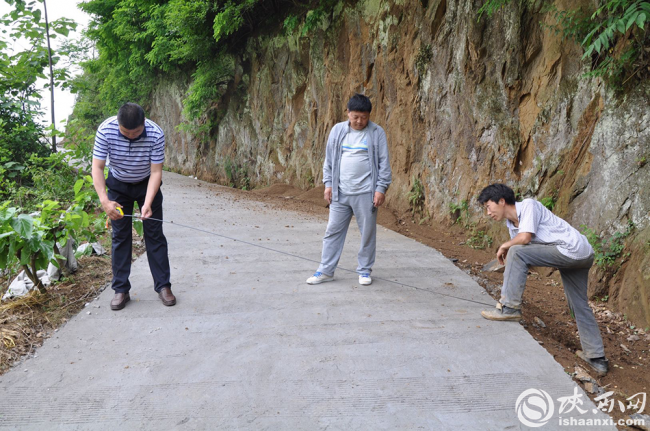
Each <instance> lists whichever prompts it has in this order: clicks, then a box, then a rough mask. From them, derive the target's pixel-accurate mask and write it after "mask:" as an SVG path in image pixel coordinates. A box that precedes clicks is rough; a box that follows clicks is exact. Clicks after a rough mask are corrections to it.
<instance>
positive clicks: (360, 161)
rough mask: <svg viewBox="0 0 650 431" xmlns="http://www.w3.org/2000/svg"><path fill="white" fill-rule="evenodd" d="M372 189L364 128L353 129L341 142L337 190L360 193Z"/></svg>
mask: <svg viewBox="0 0 650 431" xmlns="http://www.w3.org/2000/svg"><path fill="white" fill-rule="evenodd" d="M371 190H372V170H371V168H370V158H369V157H368V138H367V137H366V129H363V130H354V129H353V128H350V132H349V133H348V134H347V135H345V138H344V139H343V142H341V170H340V174H339V192H341V193H343V194H344V195H360V194H363V193H370V192H371Z"/></svg>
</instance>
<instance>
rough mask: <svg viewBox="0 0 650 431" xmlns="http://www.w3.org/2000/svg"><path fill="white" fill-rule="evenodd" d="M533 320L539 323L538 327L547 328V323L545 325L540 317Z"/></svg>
mask: <svg viewBox="0 0 650 431" xmlns="http://www.w3.org/2000/svg"><path fill="white" fill-rule="evenodd" d="M533 320H534V321H535V323H537V325H539V326H541V327H542V328H546V323H544V322H543V321H542V319H540V318H539V317H535V318H534V319H533Z"/></svg>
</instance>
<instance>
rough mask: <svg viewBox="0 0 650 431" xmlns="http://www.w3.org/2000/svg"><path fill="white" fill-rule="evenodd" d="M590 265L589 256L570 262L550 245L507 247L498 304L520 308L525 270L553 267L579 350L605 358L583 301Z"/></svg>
mask: <svg viewBox="0 0 650 431" xmlns="http://www.w3.org/2000/svg"><path fill="white" fill-rule="evenodd" d="M593 262H594V257H593V256H590V257H588V258H587V259H582V260H575V259H571V258H570V257H567V256H565V255H563V254H562V253H560V252H559V251H558V249H557V247H556V246H554V245H546V244H526V245H515V246H513V247H510V250H508V255H507V258H506V269H505V272H504V274H503V288H502V289H501V301H500V302H501V304H503V305H505V306H506V307H510V308H521V297H522V295H523V294H524V289H525V288H526V277H527V275H528V268H529V267H530V266H547V267H552V268H557V269H558V270H559V271H560V275H561V276H562V284H563V285H564V293H565V295H566V299H567V302H568V303H569V309H570V310H571V311H572V312H573V315H574V316H575V319H576V324H577V325H578V332H579V334H580V343H581V344H582V350H583V351H584V352H585V355H586V356H587V357H588V358H600V357H602V356H605V348H604V347H603V340H602V338H601V336H600V330H599V329H598V323H597V322H596V318H595V317H594V312H593V310H592V309H591V307H590V306H589V303H588V301H587V282H588V277H589V268H591V265H592V264H593Z"/></svg>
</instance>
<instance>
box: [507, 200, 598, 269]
mask: <svg viewBox="0 0 650 431" xmlns="http://www.w3.org/2000/svg"><path fill="white" fill-rule="evenodd" d="M515 207H516V209H517V218H518V219H519V227H518V228H517V227H515V225H514V224H513V223H512V222H511V221H510V220H507V221H506V225H507V226H508V230H509V231H510V238H514V237H515V236H517V234H519V233H522V232H528V233H531V234H532V235H533V237H532V239H531V241H530V242H531V244H550V245H555V246H556V247H557V250H558V251H559V252H560V253H562V254H563V255H565V256H566V257H570V258H572V259H576V260H582V259H586V258H588V257H589V256H591V255H592V254H593V253H594V250H593V248H591V244H589V241H588V240H587V237H586V236H584V235H583V234H581V233H580V232H578V231H577V230H576V229H575V228H574V227H573V226H571V225H570V224H569V223H567V222H566V221H565V220H563V219H561V218H560V217H558V216H556V215H555V214H553V213H552V212H551V211H549V209H548V208H546V207H545V206H544V205H542V204H541V203H540V202H537V201H536V200H535V199H524V200H523V202H515Z"/></svg>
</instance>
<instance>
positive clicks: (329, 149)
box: [323, 128, 334, 204]
mask: <svg viewBox="0 0 650 431" xmlns="http://www.w3.org/2000/svg"><path fill="white" fill-rule="evenodd" d="M333 136H334V128H332V130H331V131H330V135H329V137H328V138H327V145H326V146H325V161H324V162H323V183H324V184H325V193H324V194H323V198H324V199H325V200H326V201H327V203H329V204H331V203H332V159H333V157H334V155H333V154H332V153H333V152H334V150H333V148H334V144H333Z"/></svg>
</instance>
